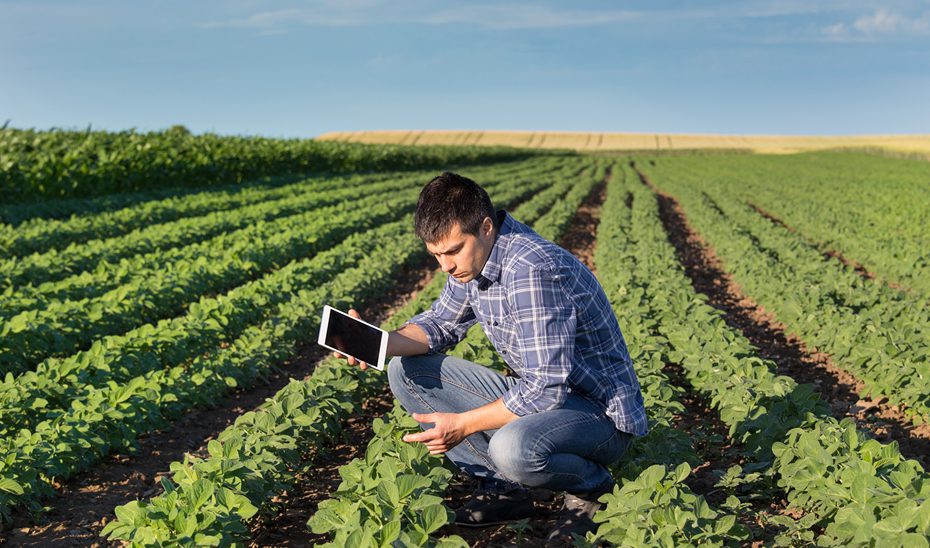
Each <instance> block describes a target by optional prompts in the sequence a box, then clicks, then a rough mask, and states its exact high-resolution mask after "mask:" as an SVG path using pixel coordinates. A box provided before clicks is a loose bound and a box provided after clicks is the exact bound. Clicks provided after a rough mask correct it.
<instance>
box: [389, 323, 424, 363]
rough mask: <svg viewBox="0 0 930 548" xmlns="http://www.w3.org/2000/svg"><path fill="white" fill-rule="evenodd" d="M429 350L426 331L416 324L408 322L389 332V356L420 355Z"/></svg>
mask: <svg viewBox="0 0 930 548" xmlns="http://www.w3.org/2000/svg"><path fill="white" fill-rule="evenodd" d="M427 352H429V338H428V337H427V336H426V331H423V328H421V327H420V326H418V325H416V324H412V323H408V324H407V325H405V326H403V327H401V328H400V329H398V330H396V331H391V332H390V333H389V334H388V345H387V354H388V356H419V355H420V354H426V353H427Z"/></svg>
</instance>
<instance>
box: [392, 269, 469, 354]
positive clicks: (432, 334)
mask: <svg viewBox="0 0 930 548" xmlns="http://www.w3.org/2000/svg"><path fill="white" fill-rule="evenodd" d="M477 321H478V320H477V318H476V317H475V313H474V311H473V310H472V308H471V305H470V304H469V302H468V295H467V293H466V291H465V286H464V285H463V284H461V283H459V282H456V281H454V279H453V278H452V277H449V278H448V279H447V280H446V285H445V286H443V288H442V293H441V294H440V295H439V298H438V299H436V300H435V301H434V302H433V304H432V306H430V309H429V310H426V311H424V312H421V313H420V314H417V315H416V316H414V317H412V318H410V319H409V320H408V321H407V322H406V323H408V324H414V325H418V326H420V328H422V329H423V331H425V332H426V337H427V339H428V340H429V350H430V351H429V353H430V354H433V353H436V352H441V351H443V350H445V349H446V348H449V347H450V346H454V345H456V344H458V342H459V341H461V340H462V339H463V338H465V334H466V333H467V332H468V329H469V328H470V327H471V326H473V325H475V323H477Z"/></svg>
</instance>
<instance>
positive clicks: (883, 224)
mask: <svg viewBox="0 0 930 548" xmlns="http://www.w3.org/2000/svg"><path fill="white" fill-rule="evenodd" d="M673 163H681V164H684V165H687V167H686V168H685V167H684V165H683V166H682V168H683V169H687V170H688V171H690V172H691V173H692V174H693V175H694V176H699V177H700V178H701V179H702V180H703V181H704V184H705V185H707V184H710V183H711V182H712V184H713V186H714V187H715V188H721V189H726V192H727V193H728V194H732V195H733V196H735V197H738V198H739V199H741V200H743V201H746V202H748V203H749V204H752V205H755V206H758V207H759V208H761V209H762V210H764V211H765V212H767V213H769V214H771V215H774V216H775V217H776V218H778V219H779V220H781V221H783V222H784V223H786V224H787V225H788V226H790V227H792V228H793V229H795V230H797V232H798V233H799V234H800V235H801V236H802V237H803V238H805V240H807V241H808V242H810V243H811V244H813V245H814V246H816V248H817V249H818V250H819V251H821V252H830V251H839V252H841V253H842V255H843V256H844V257H846V258H847V259H850V260H853V261H856V262H857V263H860V264H862V265H864V266H865V268H866V269H867V270H869V271H870V272H872V273H874V274H875V275H877V276H878V277H879V278H881V279H883V280H885V281H887V282H891V283H892V284H895V285H898V286H903V287H904V288H906V289H908V290H910V291H913V292H914V294H915V295H916V296H919V297H920V298H922V299H924V300H926V299H927V298H930V252H928V250H930V234H928V233H927V231H926V229H925V228H924V227H926V226H927V225H928V224H930V202H928V201H927V198H926V185H925V183H926V180H927V178H928V176H930V167H928V164H927V162H926V161H909V160H900V159H898V160H895V159H888V158H877V157H875V156H873V155H868V154H862V153H851V152H846V153H837V152H831V153H825V152H821V153H816V154H799V155H790V156H766V155H758V156H742V157H729V158H722V159H721V158H689V159H680V160H679V159H675V160H674V162H673ZM827 205H828V207H827Z"/></svg>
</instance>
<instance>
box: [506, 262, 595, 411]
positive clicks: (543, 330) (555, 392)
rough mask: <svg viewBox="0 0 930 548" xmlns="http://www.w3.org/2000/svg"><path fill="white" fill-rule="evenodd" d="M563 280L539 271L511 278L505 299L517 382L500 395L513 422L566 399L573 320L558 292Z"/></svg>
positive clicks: (533, 269) (537, 268) (567, 303)
mask: <svg viewBox="0 0 930 548" xmlns="http://www.w3.org/2000/svg"><path fill="white" fill-rule="evenodd" d="M561 282H562V275H561V274H559V273H558V271H557V270H553V269H551V268H548V267H542V266H530V267H527V268H522V269H520V270H518V271H517V272H516V273H515V279H514V282H513V285H512V287H513V289H512V291H510V293H509V294H508V301H509V304H510V309H511V311H512V314H513V316H514V321H515V323H516V331H517V337H516V345H517V348H516V350H517V351H518V352H520V356H521V357H522V358H523V363H524V368H523V372H522V376H521V377H520V381H519V382H518V383H517V384H515V385H514V386H513V387H512V388H511V389H510V390H508V391H507V392H505V393H504V395H503V403H504V407H506V408H507V409H508V410H510V412H511V413H514V414H515V415H518V416H524V415H529V414H532V413H538V412H540V411H548V410H550V409H558V408H559V407H561V406H562V404H563V403H564V402H565V398H566V397H568V391H569V389H568V376H569V374H570V373H571V370H572V353H573V352H574V348H575V330H576V327H577V315H576V312H575V307H574V305H573V304H572V303H571V301H570V300H569V298H568V297H567V296H566V293H565V292H564V291H562V288H561V285H562V284H561Z"/></svg>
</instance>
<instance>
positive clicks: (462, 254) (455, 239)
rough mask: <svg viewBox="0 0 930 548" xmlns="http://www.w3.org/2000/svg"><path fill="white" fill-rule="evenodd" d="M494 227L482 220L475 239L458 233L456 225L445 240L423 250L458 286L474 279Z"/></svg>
mask: <svg viewBox="0 0 930 548" xmlns="http://www.w3.org/2000/svg"><path fill="white" fill-rule="evenodd" d="M494 232H495V229H494V223H492V222H491V219H490V218H489V217H485V218H484V222H483V223H481V228H480V229H479V230H478V234H477V235H473V234H468V233H466V232H462V227H461V226H459V224H458V223H455V224H454V225H453V226H452V230H450V231H449V234H447V235H446V237H445V238H441V239H440V240H438V241H436V242H432V243H428V244H426V249H427V250H429V252H430V253H432V254H433V256H434V257H436V260H437V261H439V266H440V268H442V271H443V272H446V273H447V274H449V275H450V276H452V277H453V278H455V279H456V280H458V281H459V282H461V283H466V282H470V281H472V280H474V279H475V277H476V276H478V274H481V270H482V269H483V268H484V265H485V263H487V262H488V257H489V256H490V255H491V248H492V247H493V246H494V236H495V233H494Z"/></svg>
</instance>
